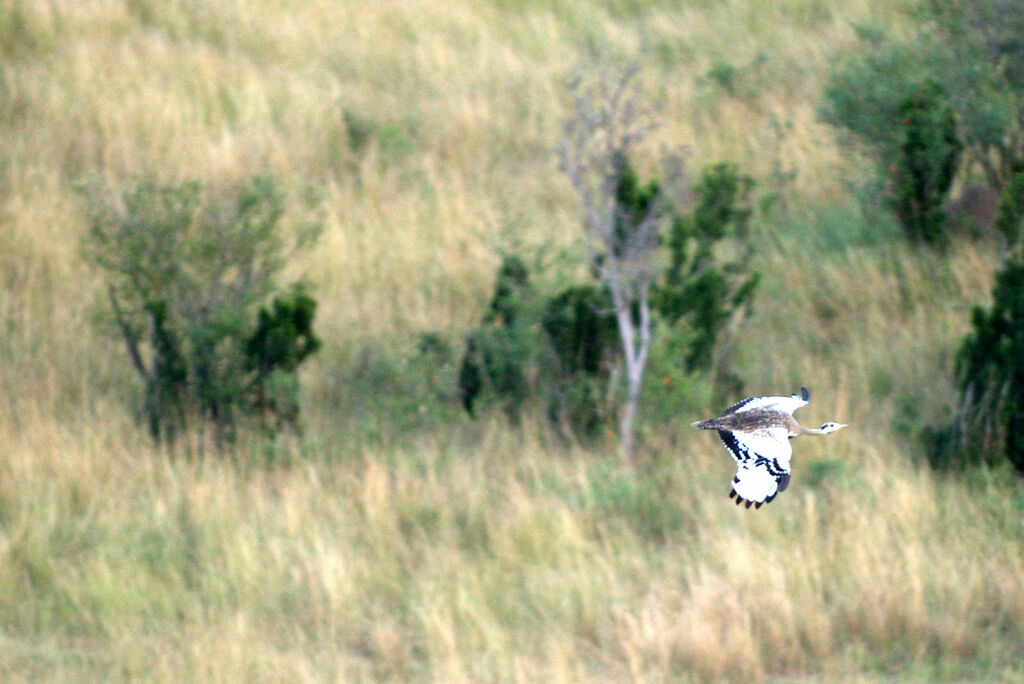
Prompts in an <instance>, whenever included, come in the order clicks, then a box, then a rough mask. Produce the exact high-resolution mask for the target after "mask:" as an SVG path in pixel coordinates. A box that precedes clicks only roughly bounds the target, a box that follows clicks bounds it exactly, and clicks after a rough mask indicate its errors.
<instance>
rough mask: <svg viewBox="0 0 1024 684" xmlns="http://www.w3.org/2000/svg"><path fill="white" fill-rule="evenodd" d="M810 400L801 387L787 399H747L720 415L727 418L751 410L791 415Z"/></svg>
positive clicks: (808, 393)
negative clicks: (732, 414) (798, 391)
mask: <svg viewBox="0 0 1024 684" xmlns="http://www.w3.org/2000/svg"><path fill="white" fill-rule="evenodd" d="M810 400H811V393H810V392H809V391H807V388H806V387H801V388H800V393H799V394H797V393H796V392H794V393H793V394H791V395H789V396H788V397H747V398H746V399H742V400H740V401H737V402H736V403H735V404H733V405H732V406H730V407H729V408H727V409H725V411H723V412H722V415H723V416H728V415H729V414H731V413H742V412H743V411H750V410H751V409H768V410H771V411H782V412H784V413H788V414H789V415H793V411H796V410H797V409H798V408H800V407H801V406H807V402H809V401H810Z"/></svg>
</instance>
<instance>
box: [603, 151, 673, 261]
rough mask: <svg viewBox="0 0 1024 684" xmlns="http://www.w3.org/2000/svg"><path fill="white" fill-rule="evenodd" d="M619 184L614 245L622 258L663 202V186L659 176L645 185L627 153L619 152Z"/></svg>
mask: <svg viewBox="0 0 1024 684" xmlns="http://www.w3.org/2000/svg"><path fill="white" fill-rule="evenodd" d="M615 165H616V167H617V168H618V172H617V178H618V183H617V184H616V186H615V240H614V242H613V248H614V250H615V254H616V256H618V257H620V258H621V257H623V256H624V255H625V254H626V253H627V250H629V248H630V246H631V245H630V244H629V242H630V241H632V240H635V239H637V232H638V231H637V227H638V226H639V225H640V224H642V223H643V222H644V221H647V220H650V218H652V215H653V214H654V213H655V212H657V210H658V208H659V205H660V204H662V203H663V198H662V191H661V185H660V184H659V183H658V180H657V179H652V180H650V181H648V182H647V183H646V184H645V183H641V182H640V177H639V176H638V175H637V173H636V170H635V169H634V168H633V165H632V164H631V163H630V161H629V159H628V158H627V157H625V156H624V155H621V154H619V155H616V158H615Z"/></svg>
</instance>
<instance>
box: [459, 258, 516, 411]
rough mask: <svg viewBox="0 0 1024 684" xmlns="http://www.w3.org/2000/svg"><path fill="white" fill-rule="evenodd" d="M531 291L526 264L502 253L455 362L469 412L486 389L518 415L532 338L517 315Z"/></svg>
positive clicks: (461, 393)
mask: <svg viewBox="0 0 1024 684" xmlns="http://www.w3.org/2000/svg"><path fill="white" fill-rule="evenodd" d="M532 296H533V293H532V291H531V288H530V283H529V273H528V271H527V268H526V265H525V264H524V263H523V262H522V260H521V259H519V257H516V256H506V257H505V258H504V259H503V260H502V263H501V267H500V268H499V270H498V278H497V282H496V283H495V286H494V296H493V297H492V298H491V303H490V305H489V306H488V308H487V311H486V312H485V313H484V317H483V321H482V322H481V324H480V326H479V327H478V328H477V329H476V330H474V331H473V332H472V333H470V334H469V336H468V337H467V338H466V352H465V354H464V355H463V358H462V363H461V365H460V367H459V377H458V386H459V395H460V397H461V399H462V405H463V406H464V407H465V408H466V411H468V412H469V413H470V414H473V412H474V406H475V403H476V401H477V399H478V397H479V396H480V395H481V394H482V393H483V392H485V391H489V392H490V393H491V394H493V395H494V396H497V397H500V398H501V401H502V403H503V404H504V407H505V410H506V411H507V412H508V414H509V415H510V416H511V417H513V418H515V417H516V416H517V415H518V410H519V406H520V404H521V403H522V401H523V400H524V399H525V398H526V396H527V395H528V394H529V390H528V387H527V378H526V368H527V365H528V363H529V359H530V356H531V353H532V349H531V346H532V344H531V338H532V337H533V332H532V331H531V330H530V327H529V324H528V322H525V321H524V320H523V318H524V317H523V316H522V315H521V314H522V312H523V310H524V308H525V307H526V306H527V304H528V303H529V300H530V299H531V298H532Z"/></svg>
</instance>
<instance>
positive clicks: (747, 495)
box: [722, 402, 806, 508]
mask: <svg viewBox="0 0 1024 684" xmlns="http://www.w3.org/2000/svg"><path fill="white" fill-rule="evenodd" d="M805 403H806V402H805ZM730 434H731V435H732V437H733V439H732V440H726V438H725V437H724V436H723V440H722V441H724V442H725V443H726V446H727V447H728V448H729V451H730V452H732V454H733V457H734V458H735V459H736V477H735V478H733V481H732V489H733V493H732V494H730V496H733V495H735V496H736V503H741V502H743V501H746V502H747V507H748V508H749V507H750V504H751V503H754V504H757V506H758V507H760V506H761V504H763V503H767V502H769V501H771V500H772V499H774V498H775V495H776V494H778V493H779V492H780V491H782V490H783V489H785V488H786V487H787V486H788V485H789V473H790V471H789V460H790V457H791V456H792V455H793V448H792V446H790V444H789V431H788V430H787V429H786V428H783V427H777V428H767V429H763V430H757V431H751V432H747V431H740V430H737V431H734V432H732V433H730ZM730 442H731V444H730Z"/></svg>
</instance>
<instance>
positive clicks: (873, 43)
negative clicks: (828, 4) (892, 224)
mask: <svg viewBox="0 0 1024 684" xmlns="http://www.w3.org/2000/svg"><path fill="white" fill-rule="evenodd" d="M861 37H862V39H863V43H864V48H863V49H864V52H863V53H858V54H855V55H851V56H849V57H847V58H846V59H845V60H843V61H842V62H841V63H840V65H839V66H838V68H837V69H836V70H835V72H834V73H833V74H832V77H831V80H830V83H829V85H828V86H827V87H826V89H825V107H824V110H823V115H824V118H825V119H826V120H827V121H828V122H829V123H832V124H833V125H836V126H838V127H840V128H842V129H844V130H846V131H849V132H850V133H852V134H854V138H855V139H857V140H859V141H861V142H862V143H864V144H865V149H866V150H867V151H868V152H869V154H870V156H871V157H872V158H873V159H874V160H875V161H876V163H877V167H878V169H879V171H880V172H881V173H882V174H883V176H884V177H885V187H884V190H883V194H884V196H885V199H886V202H887V203H888V204H889V206H891V207H892V209H893V210H894V212H895V213H896V216H897V218H898V219H899V221H900V223H901V225H902V226H903V228H904V231H905V232H906V234H907V236H908V237H909V238H910V239H912V240H917V241H921V242H925V243H928V244H933V245H937V246H943V245H945V244H946V243H947V242H948V233H947V231H948V228H947V227H946V225H945V216H944V214H943V211H942V206H943V203H944V202H945V200H946V196H947V194H948V192H949V189H950V187H951V186H952V183H953V179H954V177H955V175H956V172H957V169H958V166H959V162H960V157H961V152H962V150H963V144H962V142H961V140H960V137H959V134H958V131H957V123H956V114H955V108H954V103H953V101H952V99H951V98H950V97H949V96H948V94H947V92H948V91H947V88H946V87H944V86H943V85H942V83H943V81H942V80H941V78H940V76H939V73H940V72H941V71H943V68H942V67H943V65H946V64H948V63H949V62H950V60H951V59H952V56H951V54H950V53H949V49H948V48H947V47H946V46H944V45H941V44H938V43H936V42H935V41H934V40H932V39H930V38H929V37H928V36H921V37H918V39H917V40H915V41H913V42H906V43H903V42H894V41H891V40H889V39H887V38H886V37H885V36H884V34H882V33H881V32H877V31H871V30H862V32H861Z"/></svg>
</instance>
